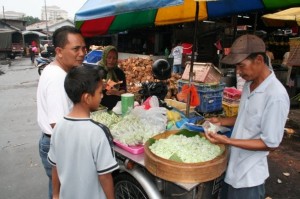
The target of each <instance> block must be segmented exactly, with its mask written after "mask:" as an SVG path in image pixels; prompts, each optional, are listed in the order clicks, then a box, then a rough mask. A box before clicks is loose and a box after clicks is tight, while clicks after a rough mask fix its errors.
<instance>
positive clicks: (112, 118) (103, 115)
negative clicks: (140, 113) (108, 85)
mask: <svg viewBox="0 0 300 199" xmlns="http://www.w3.org/2000/svg"><path fill="white" fill-rule="evenodd" d="M91 118H92V119H93V120H95V121H97V122H100V123H101V124H104V125H105V126H107V127H108V128H111V126H112V125H113V124H115V123H118V122H119V121H120V120H121V119H122V118H121V117H119V116H117V115H116V114H114V113H112V114H109V113H107V112H101V111H95V112H93V113H91Z"/></svg>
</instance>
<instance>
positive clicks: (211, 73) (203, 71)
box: [182, 62, 222, 83]
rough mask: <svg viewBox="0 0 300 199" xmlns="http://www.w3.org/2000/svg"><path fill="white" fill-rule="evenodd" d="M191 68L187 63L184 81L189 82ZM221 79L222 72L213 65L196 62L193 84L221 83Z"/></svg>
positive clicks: (183, 76)
mask: <svg viewBox="0 0 300 199" xmlns="http://www.w3.org/2000/svg"><path fill="white" fill-rule="evenodd" d="M190 67H191V64H190V62H188V63H186V66H185V70H184V73H183V75H182V79H183V80H189V74H190ZM221 77H222V73H221V71H220V70H219V69H218V68H216V67H215V66H214V65H213V64H212V63H199V62H194V66H193V77H192V81H193V82H200V83H220V80H221Z"/></svg>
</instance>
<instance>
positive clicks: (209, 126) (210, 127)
mask: <svg viewBox="0 0 300 199" xmlns="http://www.w3.org/2000/svg"><path fill="white" fill-rule="evenodd" d="M202 127H203V129H204V132H205V133H208V132H210V133H221V134H224V133H226V132H228V131H230V129H229V128H227V127H224V126H219V125H216V124H213V123H211V122H209V121H205V122H204V123H203V124H202Z"/></svg>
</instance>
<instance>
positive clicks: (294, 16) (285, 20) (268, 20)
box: [262, 7, 300, 27]
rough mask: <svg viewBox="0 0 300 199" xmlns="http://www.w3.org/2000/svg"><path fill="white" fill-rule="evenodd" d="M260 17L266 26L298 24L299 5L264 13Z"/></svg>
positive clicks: (299, 24) (299, 23)
mask: <svg viewBox="0 0 300 199" xmlns="http://www.w3.org/2000/svg"><path fill="white" fill-rule="evenodd" d="M262 19H263V21H264V23H265V24H266V25H267V26H274V27H285V26H300V7H295V8H289V9H286V10H283V11H280V12H276V13H273V14H265V15H263V16H262Z"/></svg>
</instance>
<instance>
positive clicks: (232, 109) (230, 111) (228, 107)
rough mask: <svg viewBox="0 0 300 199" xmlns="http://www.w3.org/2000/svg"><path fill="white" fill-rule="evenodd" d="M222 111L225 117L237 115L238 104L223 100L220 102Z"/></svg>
mask: <svg viewBox="0 0 300 199" xmlns="http://www.w3.org/2000/svg"><path fill="white" fill-rule="evenodd" d="M222 106H223V110H224V113H225V115H226V116H227V117H233V116H237V114H238V111H239V105H238V104H230V103H227V102H225V101H223V102H222Z"/></svg>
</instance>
